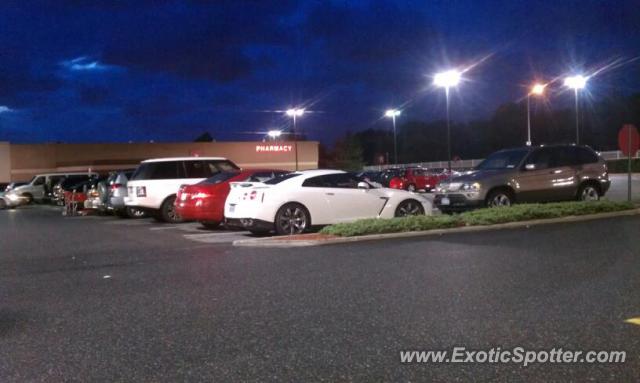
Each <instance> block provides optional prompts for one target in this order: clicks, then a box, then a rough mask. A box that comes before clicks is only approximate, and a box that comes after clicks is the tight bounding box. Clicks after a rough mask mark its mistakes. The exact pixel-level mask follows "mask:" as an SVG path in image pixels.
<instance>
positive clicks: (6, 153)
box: [0, 142, 11, 183]
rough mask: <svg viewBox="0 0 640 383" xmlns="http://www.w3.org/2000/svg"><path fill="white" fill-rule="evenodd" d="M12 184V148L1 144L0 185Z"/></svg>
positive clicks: (5, 143) (4, 143)
mask: <svg viewBox="0 0 640 383" xmlns="http://www.w3.org/2000/svg"><path fill="white" fill-rule="evenodd" d="M7 182H11V146H10V145H9V143H8V142H0V183H7Z"/></svg>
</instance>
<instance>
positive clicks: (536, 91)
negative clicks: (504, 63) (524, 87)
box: [527, 84, 547, 146]
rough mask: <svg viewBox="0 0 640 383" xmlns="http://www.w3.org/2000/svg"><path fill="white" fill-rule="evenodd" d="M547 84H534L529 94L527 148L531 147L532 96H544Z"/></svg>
mask: <svg viewBox="0 0 640 383" xmlns="http://www.w3.org/2000/svg"><path fill="white" fill-rule="evenodd" d="M546 87H547V84H534V85H533V86H532V87H531V92H529V93H527V146H531V105H530V104H531V102H530V98H531V96H532V95H533V96H542V95H543V94H544V89H545V88H546Z"/></svg>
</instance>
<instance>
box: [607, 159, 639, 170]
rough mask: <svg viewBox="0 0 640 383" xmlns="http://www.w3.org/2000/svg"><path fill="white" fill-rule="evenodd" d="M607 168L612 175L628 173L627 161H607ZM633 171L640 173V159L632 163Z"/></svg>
mask: <svg viewBox="0 0 640 383" xmlns="http://www.w3.org/2000/svg"><path fill="white" fill-rule="evenodd" d="M607 167H608V168H609V172H610V173H626V172H627V168H628V161H627V160H626V159H624V160H611V161H607ZM631 171H632V172H634V173H638V172H640V158H636V159H634V160H632V161H631Z"/></svg>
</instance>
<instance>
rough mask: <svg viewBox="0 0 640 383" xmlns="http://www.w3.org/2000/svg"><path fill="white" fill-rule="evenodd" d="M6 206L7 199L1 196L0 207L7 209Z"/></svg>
mask: <svg viewBox="0 0 640 383" xmlns="http://www.w3.org/2000/svg"><path fill="white" fill-rule="evenodd" d="M6 208H7V203H6V202H5V200H3V199H2V198H0V209H6Z"/></svg>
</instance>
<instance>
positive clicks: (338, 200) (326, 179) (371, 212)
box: [224, 170, 432, 234]
mask: <svg viewBox="0 0 640 383" xmlns="http://www.w3.org/2000/svg"><path fill="white" fill-rule="evenodd" d="M431 210H432V205H431V202H430V201H429V200H427V199H426V198H424V197H422V196H421V195H419V194H415V193H411V192H408V191H404V190H397V189H388V188H377V187H374V186H372V185H371V184H369V183H367V182H364V181H362V180H360V179H359V178H357V177H356V176H355V175H353V174H350V173H346V172H343V171H340V170H306V171H299V172H293V173H288V174H285V175H282V176H280V177H276V178H273V179H271V180H268V181H265V182H263V183H261V182H244V183H243V182H232V183H231V191H230V193H229V195H228V197H227V200H226V203H225V207H224V215H225V217H226V219H227V223H228V224H231V225H236V226H243V227H244V228H246V229H248V230H249V231H251V232H253V233H265V232H270V231H272V230H275V231H276V233H278V234H297V233H302V232H304V231H305V230H307V229H309V228H310V227H311V225H329V224H334V223H340V222H351V221H355V220H357V219H361V218H392V217H404V216H408V215H418V214H431Z"/></svg>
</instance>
